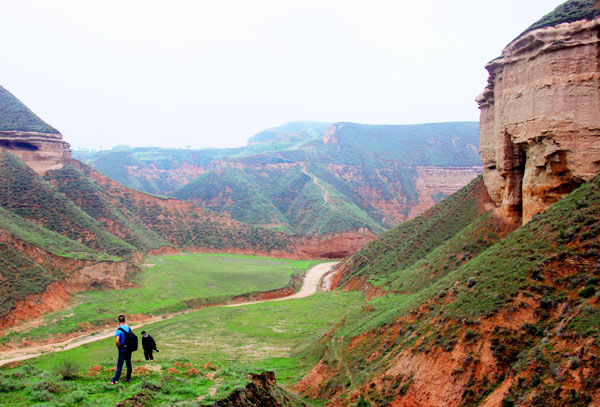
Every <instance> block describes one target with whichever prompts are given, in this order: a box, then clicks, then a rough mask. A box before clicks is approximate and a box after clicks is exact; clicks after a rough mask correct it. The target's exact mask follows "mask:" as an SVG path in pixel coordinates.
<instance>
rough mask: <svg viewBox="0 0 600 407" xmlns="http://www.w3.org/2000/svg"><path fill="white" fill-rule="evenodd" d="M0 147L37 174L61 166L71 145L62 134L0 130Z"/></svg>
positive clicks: (69, 155)
mask: <svg viewBox="0 0 600 407" xmlns="http://www.w3.org/2000/svg"><path fill="white" fill-rule="evenodd" d="M0 148H2V149H4V150H7V151H9V152H11V153H12V154H14V155H16V156H18V157H19V158H20V159H21V160H23V161H24V162H25V163H26V164H27V165H29V166H30V167H31V168H32V169H33V170H34V171H35V172H37V173H38V174H43V173H45V172H46V171H49V170H57V169H60V168H62V166H63V164H64V163H65V160H67V159H69V158H70V157H71V146H70V144H69V143H67V142H66V141H64V140H63V136H62V134H52V133H37V132H31V131H0Z"/></svg>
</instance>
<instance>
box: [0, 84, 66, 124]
mask: <svg viewBox="0 0 600 407" xmlns="http://www.w3.org/2000/svg"><path fill="white" fill-rule="evenodd" d="M0 131H34V132H38V133H51V134H58V131H57V130H56V129H55V128H53V127H52V126H49V125H48V124H46V123H45V122H44V121H43V120H42V119H40V118H39V117H38V116H36V115H35V113H33V112H32V111H31V110H29V108H28V107H27V106H25V105H24V104H23V103H21V101H20V100H19V99H17V98H16V97H14V96H13V94H12V93H10V92H9V91H7V90H6V89H4V87H2V86H0Z"/></svg>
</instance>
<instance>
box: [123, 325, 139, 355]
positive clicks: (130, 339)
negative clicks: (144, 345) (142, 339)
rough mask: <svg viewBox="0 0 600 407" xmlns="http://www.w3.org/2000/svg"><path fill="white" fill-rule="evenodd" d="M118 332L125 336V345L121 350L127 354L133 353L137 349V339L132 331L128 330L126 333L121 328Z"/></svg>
mask: <svg viewBox="0 0 600 407" xmlns="http://www.w3.org/2000/svg"><path fill="white" fill-rule="evenodd" d="M119 331H121V332H123V333H124V334H125V343H124V344H123V349H125V350H126V351H127V352H135V351H136V350H137V348H138V337H137V336H135V334H134V333H133V330H132V329H131V328H129V332H127V331H126V330H124V329H123V328H119Z"/></svg>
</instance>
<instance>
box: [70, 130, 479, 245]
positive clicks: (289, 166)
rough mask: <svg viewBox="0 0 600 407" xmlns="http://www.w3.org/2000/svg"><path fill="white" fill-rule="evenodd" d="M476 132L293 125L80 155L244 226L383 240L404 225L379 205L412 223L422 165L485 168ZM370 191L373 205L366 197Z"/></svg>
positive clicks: (129, 181)
mask: <svg viewBox="0 0 600 407" xmlns="http://www.w3.org/2000/svg"><path fill="white" fill-rule="evenodd" d="M333 126H335V131H334V132H333V133H332V134H330V135H329V136H327V137H321V135H322V134H323V132H324V131H325V130H328V129H334V127H333ZM478 130H479V127H478V123H476V122H464V123H435V124H425V125H407V126H372V125H362V124H356V123H336V124H335V125H331V126H330V125H329V124H327V123H312V122H293V123H288V124H286V125H284V126H281V127H277V128H274V129H269V130H265V131H264V132H261V133H259V134H257V135H256V136H254V137H252V138H251V139H250V141H249V143H250V144H249V145H248V146H246V147H241V148H239V149H225V150H215V149H206V150H175V149H158V148H136V149H122V148H120V149H117V150H111V151H105V152H96V153H84V152H75V153H74V156H75V157H76V158H79V159H82V160H84V161H85V162H87V163H89V164H91V165H92V166H93V167H94V168H95V169H97V170H98V171H100V172H102V173H104V174H106V175H107V176H109V177H111V178H113V179H115V180H117V181H119V182H121V183H123V184H124V185H128V186H130V187H132V188H135V189H139V190H142V191H146V192H151V193H160V194H168V195H171V196H175V197H177V198H180V199H184V200H187V201H190V202H194V203H196V204H198V205H200V206H202V207H206V208H209V209H211V210H214V211H217V212H227V213H229V214H231V216H232V217H233V218H234V219H236V220H239V221H242V222H245V223H249V224H254V225H266V226H267V227H271V228H274V229H277V230H282V231H285V232H287V233H292V234H301V235H309V234H311V233H320V234H328V233H335V232H341V231H346V230H355V229H357V228H359V227H365V228H368V229H369V230H371V231H372V232H373V233H376V234H378V233H382V232H384V231H385V230H387V229H389V228H390V227H392V226H395V225H396V224H397V222H396V220H395V219H392V218H390V216H389V214H386V213H384V212H383V211H382V210H381V209H380V208H379V207H378V206H377V205H376V204H374V202H373V201H374V200H377V201H381V200H383V201H386V202H389V203H390V205H395V206H397V207H398V208H402V209H401V212H402V213H401V215H404V216H408V215H409V214H410V213H411V210H412V209H413V208H414V206H415V205H417V204H418V203H419V197H418V195H417V190H416V178H417V176H418V173H417V170H416V167H417V166H441V167H456V166H474V165H479V164H480V161H479V155H478V151H477V145H478V134H479V133H478ZM328 131H329V130H328ZM194 167H195V168H196V169H197V170H198V171H200V170H203V171H204V172H203V173H202V174H201V175H200V176H198V177H197V178H196V179H195V180H193V179H192V178H193V176H192V175H191V174H194V173H195V172H193V171H192V172H188V169H189V168H194ZM132 168H137V169H136V170H135V171H134V170H132ZM365 191H367V193H371V192H372V194H373V198H369V199H365ZM440 198H441V197H440V196H439V194H435V196H434V197H433V199H434V200H439V199H440Z"/></svg>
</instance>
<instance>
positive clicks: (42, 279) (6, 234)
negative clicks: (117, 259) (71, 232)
mask: <svg viewBox="0 0 600 407" xmlns="http://www.w3.org/2000/svg"><path fill="white" fill-rule="evenodd" d="M80 260H88V261H91V262H95V261H106V260H111V257H110V256H108V255H106V254H104V253H99V252H96V251H94V250H92V249H91V248H89V247H87V246H84V245H82V244H81V243H79V242H76V241H74V240H70V239H68V238H66V237H64V236H62V235H59V234H58V233H55V232H52V231H50V230H48V229H45V228H44V227H42V226H39V225H37V224H35V223H33V222H30V221H28V220H26V219H24V218H22V217H20V216H18V215H17V214H15V213H13V212H10V211H7V210H6V209H4V208H1V207H0V298H1V300H0V317H1V316H4V315H5V314H6V313H7V312H8V311H9V310H10V309H11V308H12V307H13V306H14V305H15V303H16V302H17V301H20V300H24V299H25V298H26V297H27V296H28V295H31V294H39V293H42V292H44V290H45V289H46V287H47V286H48V285H49V284H50V283H52V282H53V281H60V280H62V279H63V278H64V277H65V276H66V274H67V273H68V271H70V270H71V269H73V268H75V267H78V266H81V265H83V264H85V263H84V262H82V261H80ZM67 264H68V265H67Z"/></svg>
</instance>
